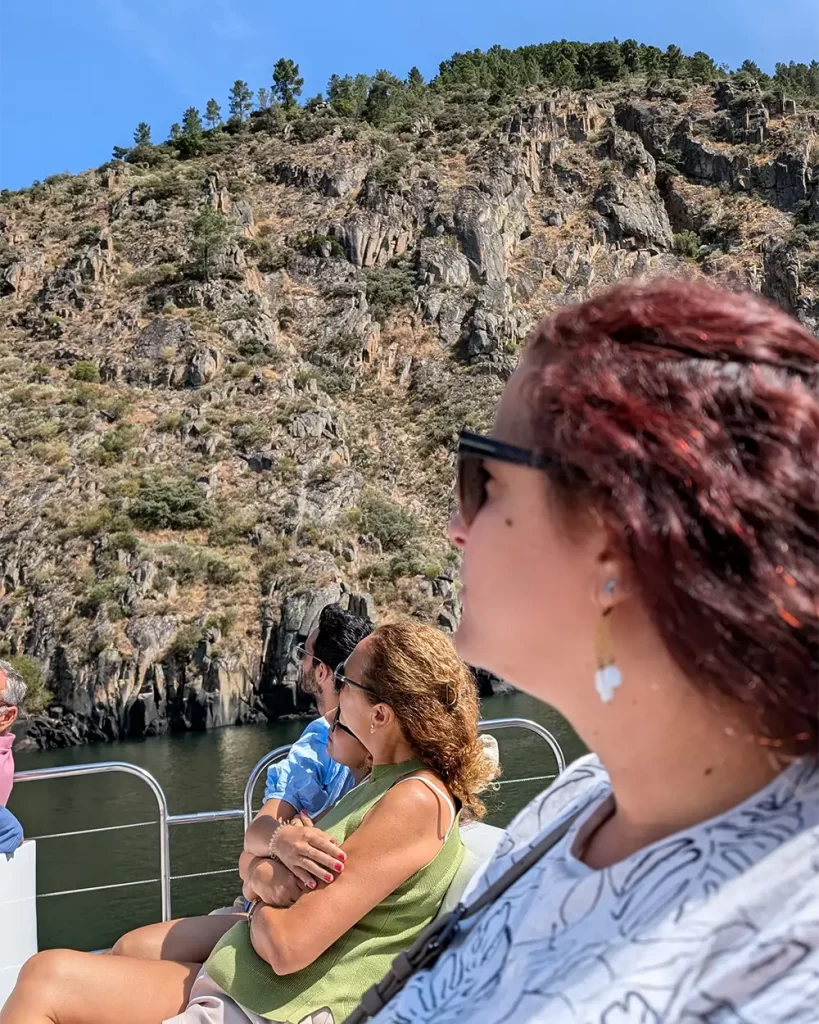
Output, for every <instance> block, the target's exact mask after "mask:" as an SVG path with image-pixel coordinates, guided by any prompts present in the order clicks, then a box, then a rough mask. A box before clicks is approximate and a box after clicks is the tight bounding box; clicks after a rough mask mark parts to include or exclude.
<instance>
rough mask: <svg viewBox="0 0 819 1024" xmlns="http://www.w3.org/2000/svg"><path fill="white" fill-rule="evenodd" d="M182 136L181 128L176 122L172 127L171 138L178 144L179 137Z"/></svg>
mask: <svg viewBox="0 0 819 1024" xmlns="http://www.w3.org/2000/svg"><path fill="white" fill-rule="evenodd" d="M181 134H182V129H181V128H180V127H179V125H178V124H177V122H176V121H174V123H173V124H172V125H171V134H170V138H171V141H172V142H176V140H177V139H178V138H179V136H180V135H181Z"/></svg>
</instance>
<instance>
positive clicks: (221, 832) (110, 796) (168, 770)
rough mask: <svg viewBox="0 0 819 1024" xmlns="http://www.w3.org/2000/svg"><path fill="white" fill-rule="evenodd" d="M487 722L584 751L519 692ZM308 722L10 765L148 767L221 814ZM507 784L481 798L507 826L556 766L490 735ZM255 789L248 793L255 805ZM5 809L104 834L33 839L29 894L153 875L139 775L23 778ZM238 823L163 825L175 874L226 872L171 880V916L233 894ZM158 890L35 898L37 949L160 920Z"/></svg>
mask: <svg viewBox="0 0 819 1024" xmlns="http://www.w3.org/2000/svg"><path fill="white" fill-rule="evenodd" d="M483 717H484V718H509V717H521V718H531V719H533V720H534V721H536V722H540V723H541V724H543V725H545V726H546V727H547V728H548V729H550V730H551V732H552V733H553V734H554V735H555V737H556V738H557V739H558V741H559V742H560V744H561V746H562V748H563V750H564V753H565V755H566V760H567V762H569V761H572V760H573V759H574V758H576V757H578V756H579V755H580V754H582V753H583V746H582V744H581V743H580V741H579V740H578V739H577V737H576V736H575V735H574V733H573V732H572V730H571V729H570V727H569V726H568V725H567V724H566V723H565V722H564V721H563V720H562V719H561V718H560V717H559V716H558V715H557V714H556V713H555V712H554V711H553V710H552V709H551V708H549V707H547V706H546V705H543V704H540V703H539V702H538V701H535V700H534V699H533V698H531V697H528V696H526V695H524V694H519V693H515V694H509V695H505V696H497V697H491V698H488V699H486V700H484V702H483ZM304 725H305V721H304V720H296V721H287V722H275V723H270V724H267V725H258V726H246V727H243V728H232V729H217V730H214V731H212V732H204V733H187V734H181V735H174V736H162V737H155V738H152V739H147V740H133V741H125V742H119V743H109V744H102V745H97V746H88V747H72V748H69V749H67V750H49V751H39V752H36V753H30V754H22V755H19V756H18V757H17V759H16V760H17V768H18V770H22V769H30V768H45V767H51V766H53V765H66V764H87V763H90V762H98V761H130V762H132V763H133V764H137V765H140V766H141V767H143V768H145V769H147V770H148V771H149V772H151V774H152V775H153V776H154V777H155V778H156V779H157V780H158V781H159V783H160V785H161V786H162V787H163V789H164V790H165V794H166V796H167V799H168V805H169V808H170V812H171V814H184V813H191V812H194V811H207V810H223V809H225V808H236V807H241V805H242V794H243V791H244V787H245V783H246V782H247V777H248V775H249V773H250V770H251V768H252V767H253V765H254V764H255V763H256V761H257V760H258V759H259V758H260V757H261V756H262V755H263V754H264V753H265V752H266V751H268V750H271V749H273V748H274V747H277V746H280V745H281V744H284V743H291V742H292V741H293V740H295V739H296V738H297V737H298V736H299V734H300V733H301V731H302V729H303V728H304ZM498 741H499V744H500V753H501V765H502V767H503V776H502V778H503V780H504V782H505V783H508V784H504V785H502V786H500V787H499V788H498V790H497V792H495V793H492V794H490V796H489V798H488V799H487V806H488V809H489V814H488V817H487V820H488V821H489V822H490V823H492V824H497V825H504V824H506V823H507V822H508V821H509V820H510V819H511V817H512V816H513V815H514V814H515V813H517V811H518V810H520V808H521V807H523V805H524V804H525V803H526V802H527V801H528V800H531V799H532V797H534V796H535V795H536V794H537V793H538V792H539V791H540V790H541V789H543V788H544V787H545V786H546V785H547V784H548V783H547V782H545V781H530V782H520V783H515V782H513V781H512V780H516V779H531V778H532V777H533V776H541V775H548V774H552V773H554V771H555V762H554V758H553V757H552V755H551V753H550V752H549V750H548V748H547V746H546V745H545V743H544V742H543V741H542V740H540V739H538V738H537V737H536V736H534V735H533V734H531V733H526V732H523V731H521V730H518V729H514V730H504V731H502V732H500V733H498ZM262 789H263V785H262V782H260V783H259V786H258V787H257V791H256V804H255V805H254V806H257V805H258V802H259V801H260V799H261V793H262ZM9 807H10V809H11V810H12V811H13V812H14V813H15V814H16V815H17V817H18V818H19V819H20V820H21V821H22V823H23V827H24V829H25V832H26V835H27V836H28V837H31V838H35V837H38V836H47V835H53V834H54V833H66V832H78V831H80V830H83V829H91V828H93V829H109V828H111V826H114V825H123V824H127V825H133V824H134V823H137V824H136V827H130V828H126V829H122V830H115V831H114V830H112V831H100V832H95V833H93V834H90V835H88V834H86V835H73V836H71V835H69V836H61V837H57V838H47V839H40V840H39V841H38V843H37V889H38V892H39V893H40V894H46V893H66V892H67V891H68V890H75V889H84V888H87V887H90V886H102V885H111V886H113V885H115V884H116V883H120V882H139V881H141V880H143V879H156V878H158V876H159V855H158V830H157V828H156V826H155V825H153V824H148V825H142V824H138V823H143V822H152V821H155V820H156V804H155V802H154V799H153V797H152V796H151V795H150V792H149V791H148V789H147V788H146V787H145V785H144V784H143V783H142V782H140V781H139V780H137V779H135V778H132V777H130V776H127V775H123V774H120V773H117V774H105V775H96V776H86V777H80V778H76V779H55V780H53V781H49V782H27V783H24V784H20V785H19V786H17V787H16V788H15V790H14V792H13V793H12V797H11V801H10V803H9ZM241 835H242V823H241V821H227V822H214V823H209V824H201V823H200V824H191V825H176V826H172V828H171V868H172V872H173V874H174V875H175V876H178V875H187V876H190V875H196V876H199V875H200V873H201V872H205V871H222V872H224V873H222V874H217V875H212V876H209V877H201V876H200V877H187V878H179V879H177V880H176V881H174V883H173V889H172V910H173V915H174V916H175V917H179V916H183V915H188V914H197V913H207V912H208V911H209V910H212V909H213V908H214V907H217V906H226V905H227V904H228V903H230V902H232V901H233V898H234V897H235V896H237V895H238V893H239V886H238V875H237V874H236V871H235V868H236V860H237V858H238V855H239V851H240V849H241ZM159 917H160V904H159V886H158V884H136V885H128V886H125V887H123V888H111V889H106V890H103V891H100V892H91V893H80V894H77V893H70V892H69V893H67V894H66V895H49V896H45V895H44V896H43V898H41V899H40V900H39V901H38V926H39V944H40V949H48V948H51V947H53V946H70V947H72V948H74V949H100V948H103V947H105V946H108V945H110V944H111V943H112V942H113V941H114V940H115V939H116V938H117V937H118V936H119V935H121V934H122V933H123V932H125V931H127V930H128V929H129V928H134V927H136V926H137V925H140V924H145V923H147V922H149V921H155V920H159Z"/></svg>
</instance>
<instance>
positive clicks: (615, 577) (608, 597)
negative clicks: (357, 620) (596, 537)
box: [592, 510, 633, 612]
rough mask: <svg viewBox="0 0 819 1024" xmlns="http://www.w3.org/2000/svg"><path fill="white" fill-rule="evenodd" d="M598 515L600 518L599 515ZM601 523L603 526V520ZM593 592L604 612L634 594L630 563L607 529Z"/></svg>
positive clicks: (596, 570)
mask: <svg viewBox="0 0 819 1024" xmlns="http://www.w3.org/2000/svg"><path fill="white" fill-rule="evenodd" d="M595 511H596V510H595ZM597 515H598V516H599V513H597ZM600 522H601V525H602V518H601V519H600ZM592 591H593V593H592V600H593V601H594V603H595V604H596V605H597V606H598V607H599V608H600V610H601V611H603V612H607V611H610V610H611V609H612V608H614V606H615V605H618V604H621V603H622V602H623V601H626V600H628V599H629V598H630V597H631V596H632V594H633V587H632V579H631V573H630V572H629V569H628V562H627V561H626V558H625V557H624V553H623V552H622V551H621V549H620V547H619V544H618V543H617V542H616V541H615V539H614V537H613V536H612V535H611V534H610V533H609V532H608V530H606V529H605V527H604V528H603V533H602V534H601V536H600V545H599V549H598V551H597V556H596V558H595V566H594V572H593V574H592Z"/></svg>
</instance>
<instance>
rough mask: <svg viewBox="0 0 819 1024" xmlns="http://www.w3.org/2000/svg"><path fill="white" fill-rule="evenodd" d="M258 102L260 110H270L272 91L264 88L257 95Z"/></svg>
mask: <svg viewBox="0 0 819 1024" xmlns="http://www.w3.org/2000/svg"><path fill="white" fill-rule="evenodd" d="M256 102H257V106H258V108H259V110H269V109H270V104H271V99H270V90H269V89H265V87H264V86H262V87H261V89H259V91H258V92H257V93H256Z"/></svg>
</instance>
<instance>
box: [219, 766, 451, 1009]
mask: <svg viewBox="0 0 819 1024" xmlns="http://www.w3.org/2000/svg"><path fill="white" fill-rule="evenodd" d="M424 767H425V765H424V764H423V762H421V761H417V760H415V761H405V762H404V763H403V764H389V765H376V766H375V767H374V768H373V770H372V774H371V775H370V777H369V779H368V780H367V781H366V782H362V783H360V784H359V785H358V786H356V787H355V788H354V789H351V790H350V792H349V793H347V794H345V796H343V797H342V798H341V800H339V801H338V803H337V804H336V805H335V806H334V807H332V808H331V809H330V811H328V812H327V814H325V816H324V817H323V818H322V819H321V823H320V824H321V828H322V830H323V831H324V832H326V833H327V835H329V836H330V837H331V838H333V839H335V840H336V841H337V842H338V843H339V845H341V844H343V843H344V842H345V840H347V839H348V838H349V837H350V836H351V835H352V834H353V832H355V830H356V829H357V828H358V826H359V825H360V824H361V822H362V820H363V818H364V816H365V815H366V813H367V811H369V810H370V808H371V807H373V806H374V805H375V804H376V803H377V802H378V801H379V800H380V799H381V797H382V796H383V795H384V794H385V793H386V792H387V790H388V789H390V787H391V786H393V785H394V784H395V783H396V782H397V781H398V780H399V779H401V778H404V777H406V776H407V775H412V774H413V772H417V771H418V770H419V769H423V768H424ZM459 818H460V815H458V816H457V817H456V819H455V822H454V824H453V826H452V828H451V829H450V831H449V834H448V835H447V838H446V839H445V840H444V844H443V846H442V847H441V849H440V850H439V851H438V853H437V854H436V855H435V857H434V858H433V859H432V860H431V861H430V862H429V864H427V865H425V866H424V867H422V868H421V869H420V870H418V871H416V872H415V874H414V875H412V876H411V877H410V878H408V879H407V880H406V882H404V883H403V885H400V886H399V887H398V888H397V889H396V890H395V891H394V892H392V893H390V895H389V896H387V898H386V899H384V900H382V901H381V902H380V903H379V904H378V905H377V906H376V907H373V909H372V910H371V911H370V912H369V913H368V914H366V915H365V916H364V917H363V918H362V919H361V920H360V921H359V922H358V924H356V925H354V926H353V927H352V928H351V929H350V930H349V931H348V932H345V934H344V935H342V936H341V938H339V939H337V940H336V941H335V942H334V943H333V944H332V946H330V947H329V949H327V950H325V951H324V953H322V954H321V956H319V957H318V958H317V959H316V960H314V961H313V963H312V964H310V965H309V966H308V967H305V968H304V970H302V971H297V972H296V973H295V974H288V975H282V976H279V975H277V974H275V973H274V971H273V968H272V967H271V966H270V965H269V964H268V963H267V962H266V961H264V960H262V958H261V957H260V956H258V955H257V954H256V951H255V950H254V949H253V946H252V945H251V942H250V928H249V927H248V925H247V923H246V922H245V921H241V922H240V923H239V924H237V925H234V927H233V928H231V929H230V931H229V932H227V934H226V935H225V936H224V938H222V939H221V941H220V942H219V943H218V944H217V945H216V947H215V948H214V950H213V952H212V953H211V955H210V958H209V959H208V961H207V963H206V964H205V971H206V973H207V974H208V975H209V976H210V977H211V978H212V979H213V981H215V982H216V984H217V985H219V986H220V987H221V988H222V989H223V990H224V991H225V992H226V993H227V994H228V995H229V996H230V997H231V998H232V999H234V1000H235V1001H236V1002H237V1003H239V1005H240V1006H243V1007H245V1008H246V1009H248V1010H252V1011H253V1013H257V1014H259V1015H260V1016H262V1017H265V1018H267V1019H268V1020H274V1021H284V1022H287V1024H298V1022H299V1021H300V1020H302V1018H303V1017H305V1016H307V1015H308V1014H310V1013H315V1012H316V1011H318V1010H322V1009H329V1010H330V1011H331V1012H332V1014H333V1019H334V1020H335V1021H336V1024H340V1022H341V1021H343V1020H345V1019H346V1017H347V1016H348V1015H349V1014H350V1013H352V1011H353V1010H354V1009H355V1007H356V1006H357V1005H358V1003H359V1001H360V999H361V996H362V995H363V994H364V992H366V990H367V989H368V988H369V987H370V986H371V985H374V984H375V983H376V982H377V981H380V980H381V978H383V977H384V975H385V974H386V973H387V971H388V970H389V968H390V966H391V964H392V961H393V960H394V959H395V957H396V956H397V955H398V954H399V953H400V952H402V951H403V950H405V949H406V948H407V947H408V946H410V945H411V944H412V941H413V939H414V938H415V936H416V935H417V933H418V932H420V931H421V929H422V928H423V927H425V925H427V924H428V923H429V922H430V921H431V920H432V918H433V917H434V916H435V915H436V913H437V912H438V909H439V907H440V905H441V902H442V900H443V898H444V896H445V895H446V891H447V889H448V888H449V885H450V882H451V881H452V879H453V878H454V877H455V873H456V871H457V870H458V868H459V866H460V864H461V860H462V859H463V855H464V847H463V843H462V841H461V836H460V832H459V831H458V824H459Z"/></svg>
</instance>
